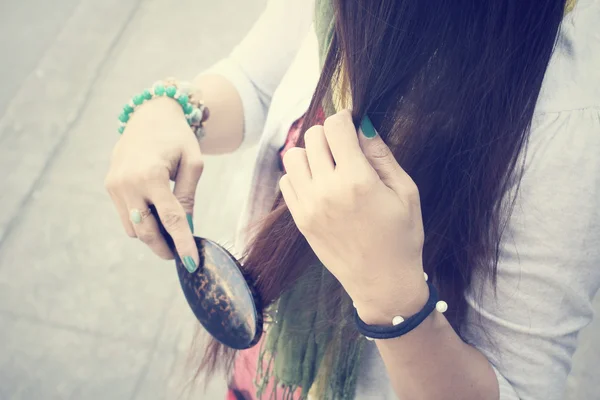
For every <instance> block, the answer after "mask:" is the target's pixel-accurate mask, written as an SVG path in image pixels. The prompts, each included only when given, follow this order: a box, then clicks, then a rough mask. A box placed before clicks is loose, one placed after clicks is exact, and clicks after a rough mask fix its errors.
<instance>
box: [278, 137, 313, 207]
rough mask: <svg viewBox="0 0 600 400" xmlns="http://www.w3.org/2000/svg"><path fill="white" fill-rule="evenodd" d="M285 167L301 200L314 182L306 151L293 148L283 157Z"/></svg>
mask: <svg viewBox="0 0 600 400" xmlns="http://www.w3.org/2000/svg"><path fill="white" fill-rule="evenodd" d="M283 165H284V168H285V171H286V173H287V175H289V178H288V179H289V180H290V183H291V184H292V186H293V187H294V191H295V192H296V195H297V196H298V198H301V197H302V194H303V193H306V192H307V190H308V188H309V186H310V184H311V180H312V177H311V173H310V167H309V166H308V158H307V156H306V150H305V149H302V148H300V147H292V148H291V149H289V150H288V151H286V153H285V155H284V156H283Z"/></svg>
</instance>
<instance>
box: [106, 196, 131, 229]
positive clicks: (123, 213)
mask: <svg viewBox="0 0 600 400" xmlns="http://www.w3.org/2000/svg"><path fill="white" fill-rule="evenodd" d="M108 194H109V195H110V198H111V199H112V201H113V203H115V207H116V208H117V212H118V213H119V217H120V218H121V223H122V224H123V229H125V232H126V233H127V236H129V237H132V238H135V237H137V235H136V233H135V229H133V224H132V223H131V221H130V220H129V212H128V211H127V206H126V205H125V202H124V201H122V200H121V199H120V198H119V196H117V195H116V194H115V193H113V192H112V191H110V190H109V191H108Z"/></svg>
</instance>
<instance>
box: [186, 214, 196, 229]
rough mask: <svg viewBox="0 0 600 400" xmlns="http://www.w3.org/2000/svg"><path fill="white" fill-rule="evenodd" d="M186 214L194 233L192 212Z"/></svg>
mask: <svg viewBox="0 0 600 400" xmlns="http://www.w3.org/2000/svg"><path fill="white" fill-rule="evenodd" d="M185 216H186V217H187V220H188V225H189V226H190V230H191V231H192V233H194V220H193V219H192V214H186V215H185Z"/></svg>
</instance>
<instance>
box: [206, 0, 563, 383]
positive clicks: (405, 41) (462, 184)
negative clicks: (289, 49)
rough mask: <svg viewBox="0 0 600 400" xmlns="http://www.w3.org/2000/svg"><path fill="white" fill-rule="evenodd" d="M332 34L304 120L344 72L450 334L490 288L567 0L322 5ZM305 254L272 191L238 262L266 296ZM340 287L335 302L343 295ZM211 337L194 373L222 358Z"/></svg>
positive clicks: (225, 356) (292, 276)
mask: <svg viewBox="0 0 600 400" xmlns="http://www.w3.org/2000/svg"><path fill="white" fill-rule="evenodd" d="M332 1H333V3H334V4H333V5H334V10H335V30H334V33H333V38H332V43H331V46H330V49H329V52H328V54H327V57H326V60H325V63H324V67H323V71H322V73H321V77H320V80H319V83H318V86H317V89H316V91H315V93H314V96H313V99H312V102H311V105H310V108H309V110H308V113H307V117H306V119H305V123H304V126H303V128H302V135H301V137H300V140H299V143H298V145H299V146H303V143H304V141H303V135H304V132H305V131H306V130H307V129H308V128H309V127H310V126H312V125H313V124H314V123H315V121H316V116H317V113H318V110H319V108H320V107H322V105H323V103H324V101H325V99H327V98H328V96H330V95H331V91H330V89H331V87H332V82H333V81H335V79H336V77H338V76H339V71H340V70H341V68H343V70H344V73H345V74H346V76H347V83H348V87H349V88H350V93H351V101H352V114H353V117H354V120H355V123H358V122H359V121H360V119H361V118H362V116H363V115H365V114H368V115H369V116H370V118H371V120H372V121H373V123H374V125H375V127H376V128H377V130H378V131H379V133H380V135H381V137H382V138H383V139H384V141H385V142H386V143H387V145H388V146H389V147H390V149H391V150H392V152H393V153H394V155H395V157H396V159H397V160H398V162H399V163H400V165H401V166H402V167H403V168H404V169H405V170H406V171H407V172H408V174H409V175H410V176H411V177H412V179H413V180H414V181H415V183H416V184H417V186H418V188H419V192H420V198H421V206H422V215H423V222H424V229H425V244H424V249H423V264H424V268H425V271H426V272H427V274H428V275H429V276H430V277H431V279H433V282H434V283H435V284H436V286H437V287H438V289H439V291H440V295H441V297H442V298H443V299H446V300H447V302H448V304H449V305H450V308H449V310H448V312H447V313H446V314H445V315H446V316H447V318H448V319H449V321H450V322H451V324H452V326H453V327H454V328H455V329H456V331H457V332H458V333H459V334H460V332H461V327H462V326H463V324H464V321H465V314H466V311H467V305H466V302H465V299H464V294H465V291H466V290H467V289H468V288H469V286H470V284H471V280H472V277H473V276H474V274H481V275H482V277H483V278H485V279H487V280H491V281H492V282H494V283H495V276H496V268H497V262H498V256H499V243H500V239H501V236H502V230H503V226H504V225H505V223H506V217H507V215H508V214H509V211H510V204H511V202H510V201H508V202H507V201H506V197H507V196H506V194H507V192H508V191H509V189H513V188H516V187H518V182H519V175H520V173H519V171H520V168H518V166H519V160H520V157H519V155H520V153H521V152H522V150H523V149H524V147H525V146H526V143H527V137H528V131H529V127H530V124H531V120H532V116H533V112H534V108H535V104H536V101H537V98H538V95H539V92H540V88H541V84H542V79H543V77H544V73H545V71H546V68H547V66H548V62H549V60H550V56H551V54H552V50H553V47H554V44H555V40H556V37H557V32H558V29H559V26H560V22H561V20H562V17H563V12H564V7H565V0H540V1H529V0H480V1H473V0H452V1H450V0H428V1H407V0H332ZM314 260H315V255H314V253H313V252H312V250H311V248H310V247H309V245H308V244H307V242H306V240H305V239H304V237H303V236H302V234H301V233H300V232H299V231H298V229H297V228H296V226H295V224H294V221H293V220H292V217H291V215H290V212H289V211H288V209H287V207H286V205H285V202H284V201H283V200H282V197H281V195H280V194H279V195H278V197H277V199H276V201H275V204H274V206H273V209H272V211H271V212H270V214H269V215H268V216H267V217H266V218H264V219H263V220H262V225H261V229H260V231H259V232H258V233H257V234H256V235H255V236H254V237H253V238H252V240H251V241H250V244H249V246H248V248H247V251H246V253H245V256H244V258H243V265H244V268H245V269H246V271H247V272H248V273H249V274H250V275H251V276H252V277H253V279H254V280H255V282H256V285H257V288H258V291H259V293H260V295H261V297H262V299H263V302H264V303H265V305H269V304H271V303H273V302H274V301H275V300H277V299H278V298H279V297H280V295H281V294H282V292H284V291H285V290H286V289H287V288H289V287H291V285H293V284H294V282H295V281H296V279H297V278H298V277H300V276H301V274H302V273H303V271H304V270H305V268H306V266H307V265H308V264H309V263H310V262H312V261H314ZM343 295H344V290H343V288H342V287H341V286H340V285H339V284H338V285H337V287H336V288H335V290H333V291H332V298H334V299H335V298H336V297H337V298H341V296H343ZM233 355H234V353H233V352H232V351H231V350H228V349H225V348H224V347H223V346H221V345H219V344H218V343H217V342H215V341H213V342H211V343H210V344H209V346H208V349H207V352H206V353H205V358H204V362H203V364H202V367H201V368H202V369H206V370H207V371H209V372H212V371H213V370H214V369H215V367H216V366H218V365H225V366H227V367H230V366H231V362H232V359H233V358H232V357H233Z"/></svg>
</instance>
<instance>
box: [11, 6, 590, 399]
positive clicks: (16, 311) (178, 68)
mask: <svg viewBox="0 0 600 400" xmlns="http://www.w3.org/2000/svg"><path fill="white" fill-rule="evenodd" d="M264 3H265V0H243V1H242V0H237V1H236V0H224V1H218V2H217V1H212V2H209V1H206V0H179V1H177V2H172V1H168V0H145V1H143V2H142V1H140V0H102V1H101V0H59V1H56V2H44V1H43V0H26V1H19V2H17V1H16V0H12V1H11V0H8V1H3V2H1V3H0V38H2V39H0V53H1V54H3V55H5V56H6V60H3V61H2V63H0V79H1V81H0V171H2V172H1V173H0V209H1V210H2V213H0V400H8V399H10V400H38V399H43V400H46V399H48V400H54V399H57V400H58V399H77V400H79V399H84V400H96V399H103V400H105V399H111V400H112V399H114V400H121V399H136V400H138V399H139V400H142V399H143V400H154V399H157V400H158V399H169V400H170V399H180V398H181V399H186V398H190V399H192V398H193V399H220V398H223V396H224V386H223V385H224V381H223V380H222V379H217V380H215V382H213V383H212V384H211V385H210V386H209V389H208V391H207V392H203V391H202V390H201V388H197V387H194V386H191V385H188V380H189V378H190V377H191V376H192V375H193V373H194V367H193V365H194V360H193V357H192V359H191V360H188V358H189V354H190V348H191V347H190V346H191V341H192V337H193V336H194V333H195V331H196V323H195V320H194V318H193V316H192V315H191V312H190V311H189V309H188V307H187V305H186V304H185V301H184V299H183V297H182V295H181V292H180V290H179V287H178V283H177V279H176V277H175V273H174V270H173V266H172V265H171V264H170V263H168V262H162V261H160V260H158V259H157V258H156V257H154V256H153V255H152V254H151V253H150V252H149V251H148V250H147V249H146V248H145V247H144V246H143V245H141V244H140V243H138V242H137V241H134V240H129V239H128V238H127V237H126V236H125V235H124V233H123V232H122V229H121V226H120V223H119V220H118V218H117V216H116V214H115V212H114V209H113V206H112V204H111V203H110V200H109V198H108V196H107V195H106V194H105V191H104V188H103V185H102V183H103V179H104V174H105V172H106V170H107V166H108V160H109V156H110V152H111V149H112V147H113V145H114V143H115V142H116V140H117V139H118V136H117V133H116V115H117V114H118V112H119V109H120V107H121V105H122V104H123V103H124V102H125V101H126V100H127V99H128V98H129V97H130V96H131V95H132V94H134V93H136V92H137V91H139V90H140V89H141V88H143V87H145V86H147V85H148V84H149V83H151V82H153V81H155V80H156V79H158V78H161V77H166V76H170V75H173V76H179V77H183V78H191V77H193V75H194V74H195V73H197V72H198V71H200V70H202V69H203V68H205V67H207V66H208V65H210V64H211V63H212V62H214V61H215V60H217V59H219V58H221V57H222V56H224V55H225V54H226V53H227V52H228V51H229V50H230V49H231V47H232V46H233V45H234V44H235V43H236V42H237V41H238V40H239V39H240V38H241V37H242V36H243V34H244V33H245V32H246V31H247V29H248V28H249V27H250V26H251V24H252V22H253V21H254V19H255V18H256V16H257V15H258V13H259V12H260V10H261V9H262V7H263V5H264ZM254 155H255V152H254V149H249V150H247V151H245V152H238V153H236V154H232V155H229V156H222V157H218V158H208V160H207V164H206V170H205V174H204V176H203V178H202V180H201V184H200V186H199V189H198V204H197V206H196V216H195V222H196V226H197V230H198V232H199V233H200V234H202V235H205V236H208V237H210V238H212V239H216V240H217V241H219V242H221V243H223V244H228V243H231V242H232V236H233V230H234V226H235V221H236V219H237V215H238V213H239V209H240V206H241V202H242V200H243V197H244V195H245V190H244V188H246V187H247V184H248V179H249V173H250V170H249V168H250V163H251V161H252V159H253V157H254ZM596 308H597V309H600V305H599V304H598V302H597V307H596ZM598 332H600V322H596V323H595V325H593V326H592V328H590V329H588V330H587V331H586V332H585V335H584V339H583V344H582V346H581V350H580V351H579V352H578V354H577V362H576V366H575V374H574V375H575V377H574V379H573V380H572V384H571V390H572V392H571V397H570V398H571V399H572V400H576V399H577V400H583V399H594V398H600V395H599V394H598V393H600V391H599V390H597V389H598V382H597V381H596V380H595V378H596V376H595V375H596V371H597V370H598V369H597V366H598V360H600V339H599V335H598ZM192 354H195V353H193V352H192ZM188 361H189V362H188Z"/></svg>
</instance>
